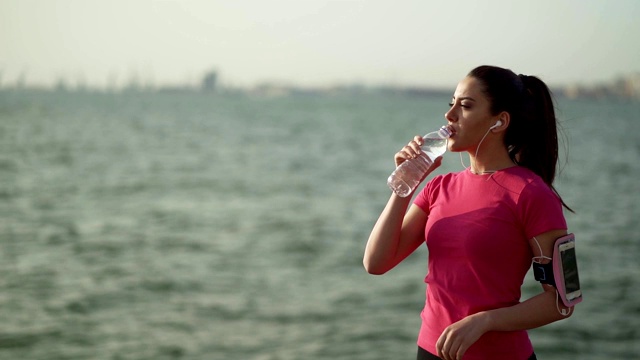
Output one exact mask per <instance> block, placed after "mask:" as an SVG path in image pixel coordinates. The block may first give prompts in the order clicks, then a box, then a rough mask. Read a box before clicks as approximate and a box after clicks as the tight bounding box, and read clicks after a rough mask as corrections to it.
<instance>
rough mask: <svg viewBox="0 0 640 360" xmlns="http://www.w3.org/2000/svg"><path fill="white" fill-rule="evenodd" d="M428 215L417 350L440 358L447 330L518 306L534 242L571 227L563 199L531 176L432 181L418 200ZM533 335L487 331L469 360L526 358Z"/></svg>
mask: <svg viewBox="0 0 640 360" xmlns="http://www.w3.org/2000/svg"><path fill="white" fill-rule="evenodd" d="M414 203H415V204H416V205H417V206H419V207H420V208H421V209H423V210H424V211H425V212H427V213H428V214H429V217H428V220H427V224H426V227H425V239H426V244H427V247H428V249H429V271H428V273H427V276H426V278H425V282H426V283H427V296H426V301H425V306H424V310H423V311H422V314H421V317H422V326H421V328H420V334H419V337H418V345H419V346H420V347H422V348H423V349H425V350H427V351H429V352H431V353H433V354H437V350H436V348H435V344H436V342H437V341H438V338H439V337H440V334H442V332H443V331H444V329H445V328H446V327H447V326H449V325H451V324H453V323H455V322H457V321H458V320H461V319H463V318H465V317H466V316H468V315H471V314H474V313H477V312H480V311H484V310H490V309H497V308H502V307H508V306H512V305H516V304H518V303H519V302H520V288H521V287H522V282H523V280H524V277H525V275H526V274H527V272H528V270H529V267H530V266H531V258H532V256H533V254H532V251H531V248H530V246H529V242H528V239H531V238H532V237H534V236H536V235H539V234H542V233H545V232H547V231H551V230H558V229H566V228H567V224H566V222H565V219H564V215H563V213H562V204H561V202H560V200H559V198H558V196H557V195H556V194H555V193H554V192H553V191H552V190H551V189H550V188H549V186H547V185H546V184H545V183H544V181H542V179H541V178H540V177H538V176H537V175H536V174H534V173H533V172H532V171H530V170H528V169H526V168H523V167H518V166H515V167H511V168H507V169H504V170H501V171H498V172H496V173H494V174H491V175H488V174H487V175H475V174H473V173H472V172H471V171H470V170H469V169H467V170H465V171H462V172H459V173H450V174H446V175H440V176H437V177H435V178H434V179H433V180H431V181H430V182H429V183H428V184H427V185H426V186H425V188H424V189H423V190H422V191H421V192H420V193H419V194H418V196H417V197H416V200H415V202H414ZM532 352H533V347H532V345H531V342H530V341H529V336H528V335H527V332H526V331H512V332H488V333H486V334H484V335H483V336H482V337H480V339H479V340H478V341H477V342H476V343H474V344H473V345H472V346H471V347H470V348H469V349H468V350H467V352H466V354H465V356H464V359H466V360H473V359H489V358H490V359H495V360H500V359H505V360H506V359H508V360H514V359H527V358H528V357H529V356H530V355H531V353H532Z"/></svg>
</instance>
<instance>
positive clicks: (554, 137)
mask: <svg viewBox="0 0 640 360" xmlns="http://www.w3.org/2000/svg"><path fill="white" fill-rule="evenodd" d="M468 76H470V77H473V78H475V79H477V80H479V81H480V83H481V84H482V85H483V92H484V94H485V95H486V96H487V98H488V99H489V102H490V103H491V107H490V111H491V114H492V115H498V114H499V113H500V112H502V111H506V112H508V113H509V115H510V118H511V121H510V123H509V127H508V128H507V131H506V133H505V137H504V143H505V145H506V147H507V150H508V151H509V157H510V158H511V160H513V161H514V162H515V163H516V164H518V165H520V166H523V167H526V168H528V169H530V170H531V171H533V172H534V173H536V174H538V175H539V176H540V177H541V178H542V180H544V182H545V183H546V184H547V185H549V187H550V188H551V189H552V190H553V191H554V192H555V193H556V194H557V195H558V198H560V201H561V202H562V205H564V207H566V208H567V209H568V210H569V211H572V212H573V210H572V209H571V208H570V207H569V206H567V204H565V203H564V201H563V200H562V197H560V194H558V192H557V191H556V189H555V188H554V187H553V181H554V179H555V177H556V166H557V163H558V131H557V119H556V114H555V110H554V105H553V99H552V97H551V91H549V88H548V87H547V85H546V84H545V83H544V82H543V81H542V80H540V79H538V78H537V77H535V76H527V75H522V74H520V75H516V74H515V73H514V72H513V71H511V70H509V69H503V68H500V67H496V66H488V65H483V66H478V67H477V68H475V69H473V70H471V72H469V75H468Z"/></svg>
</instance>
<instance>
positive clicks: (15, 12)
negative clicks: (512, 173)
mask: <svg viewBox="0 0 640 360" xmlns="http://www.w3.org/2000/svg"><path fill="white" fill-rule="evenodd" d="M638 19H640V1H636V0H616V1H605V0H582V1H578V0H557V1H552V0H538V1H517V2H511V1H498V0H485V1H482V0H479V1H474V0H457V1H428V0H399V1H391V0H342V1H339V0H334V1H329V0H325V1H319V0H268V1H264V0H244V1H243V0H238V1H217V0H197V1H196V0H191V1H190V0H184V1H178V0H155V1H154V0H134V1H128V0H110V1H100V0H56V1H48V0H0V86H7V85H11V84H15V83H17V82H18V81H20V79H23V80H24V82H26V84H29V85H44V86H53V85H54V84H55V83H56V82H57V81H58V80H60V79H64V80H65V81H66V82H67V83H68V84H69V85H72V86H73V85H76V84H83V85H86V86H91V87H123V86H126V85H127V84H128V83H130V82H132V81H137V82H138V83H139V84H141V85H145V84H148V85H153V86H171V85H178V84H185V83H187V84H196V83H198V82H199V81H200V80H201V79H202V76H203V75H204V74H205V73H206V72H208V71H211V70H213V69H215V70H217V71H218V73H219V82H220V84H221V85H227V86H243V87H244V86H254V85H256V84H258V83H263V82H277V83H289V84H297V85H301V86H331V85H336V84H348V83H362V84H365V85H381V84H385V85H398V86H426V87H438V88H455V85H456V84H457V82H458V81H459V80H460V79H461V78H462V77H464V75H465V74H466V73H467V72H468V71H469V70H470V69H471V68H473V67H475V66H477V65H481V64H493V65H498V66H503V67H508V68H511V69H512V70H514V71H515V72H516V73H525V74H529V75H537V76H540V77H541V78H542V79H543V80H545V81H546V82H547V83H548V84H550V85H552V86H553V85H563V84H594V83H601V82H608V81H611V80H612V79H614V78H616V77H617V76H619V75H627V74H632V73H638V72H640V41H639V40H638V36H640V21H638Z"/></svg>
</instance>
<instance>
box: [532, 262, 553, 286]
mask: <svg viewBox="0 0 640 360" xmlns="http://www.w3.org/2000/svg"><path fill="white" fill-rule="evenodd" d="M533 276H534V277H535V278H536V280H537V281H539V282H540V283H542V284H549V285H552V286H554V287H555V286H556V280H555V279H554V276H553V263H552V262H549V263H547V264H539V263H537V262H534V263H533Z"/></svg>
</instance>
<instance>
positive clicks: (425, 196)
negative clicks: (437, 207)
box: [413, 175, 442, 214]
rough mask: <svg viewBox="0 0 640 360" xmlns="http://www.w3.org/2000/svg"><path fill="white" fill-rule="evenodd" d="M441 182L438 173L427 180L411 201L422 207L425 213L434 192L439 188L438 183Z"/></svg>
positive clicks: (427, 210) (431, 201) (433, 196)
mask: <svg viewBox="0 0 640 360" xmlns="http://www.w3.org/2000/svg"><path fill="white" fill-rule="evenodd" d="M441 182H442V175H438V176H436V177H434V178H433V179H431V180H430V181H429V182H427V185H425V187H424V188H423V189H422V190H421V191H420V192H419V193H418V195H417V196H416V198H415V199H414V200H413V203H414V204H415V205H416V206H417V207H419V208H420V209H422V210H423V211H424V212H426V213H427V214H428V213H429V207H430V205H431V204H432V203H433V200H434V198H435V194H436V193H437V191H438V189H439V188H440V183H441Z"/></svg>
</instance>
